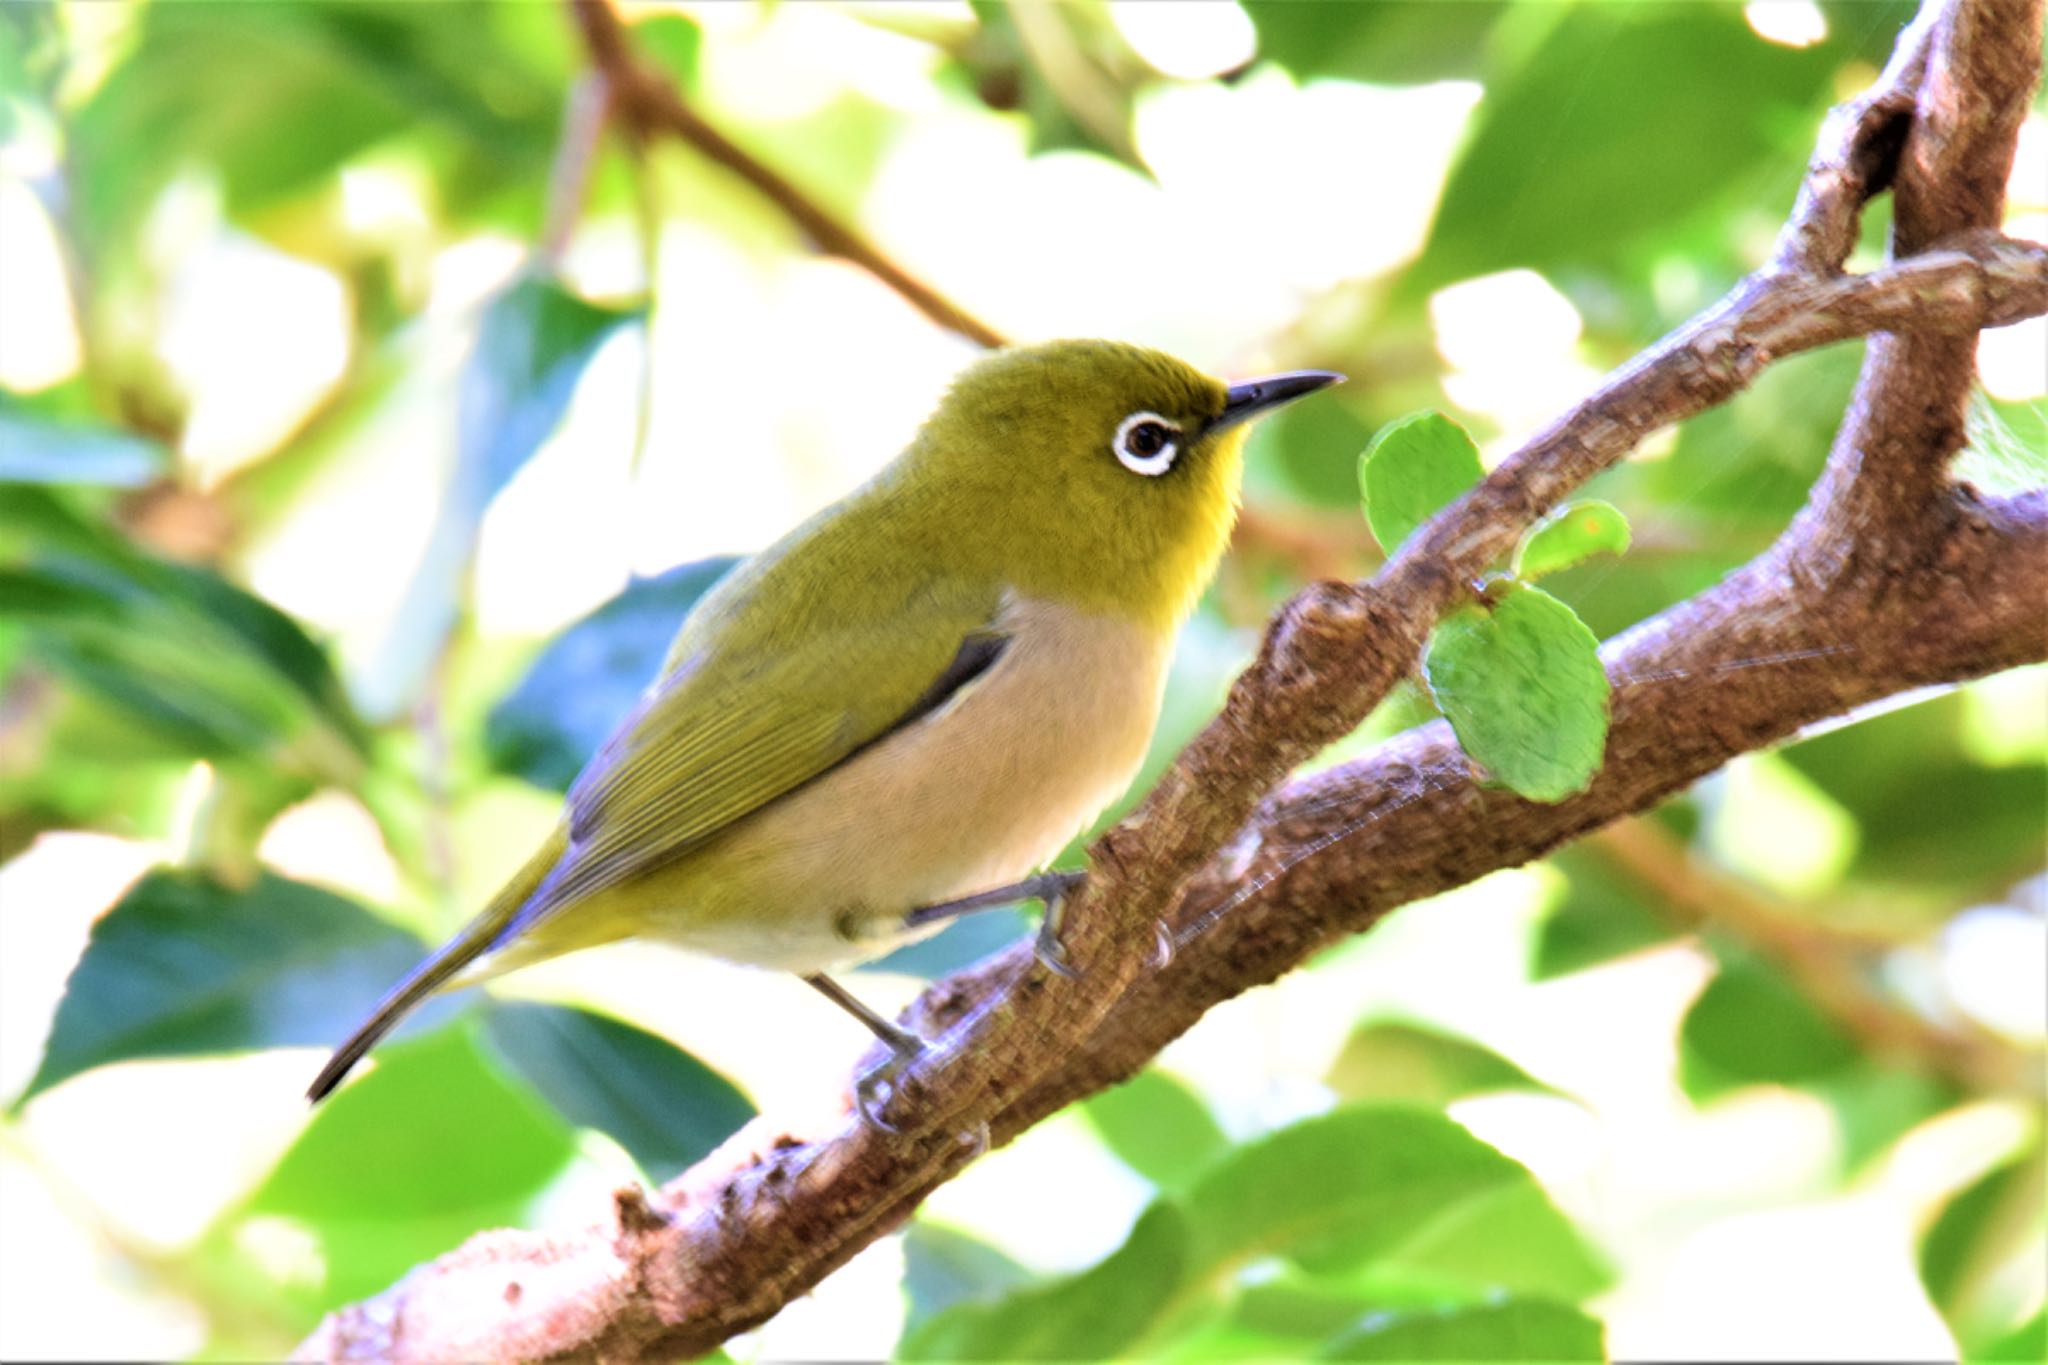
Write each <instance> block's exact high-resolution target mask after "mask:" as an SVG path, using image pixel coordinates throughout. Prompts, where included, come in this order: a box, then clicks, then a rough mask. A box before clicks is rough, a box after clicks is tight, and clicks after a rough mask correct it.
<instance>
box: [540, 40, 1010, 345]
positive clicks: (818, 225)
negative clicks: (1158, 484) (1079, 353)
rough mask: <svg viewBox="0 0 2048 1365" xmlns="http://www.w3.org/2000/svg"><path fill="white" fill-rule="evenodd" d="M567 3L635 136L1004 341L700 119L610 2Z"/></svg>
mask: <svg viewBox="0 0 2048 1365" xmlns="http://www.w3.org/2000/svg"><path fill="white" fill-rule="evenodd" d="M569 8H570V11H571V13H573V14H574V15H575V17H576V24H577V27H578V29H579V30H580V31H581V32H582V34H583V42H584V46H586V47H587V48H588V49H589V50H590V59H591V61H592V63H593V64H594V65H595V66H596V67H597V69H598V70H599V71H600V72H602V73H603V76H604V79H605V81H606V83H607V84H608V86H609V87H610V90H611V94H612V107H613V111H614V113H615V115H616V116H617V117H618V118H619V119H620V120H621V121H622V122H623V123H624V124H625V126H626V127H627V129H628V130H629V131H630V132H631V133H632V135H633V136H634V137H636V138H641V139H647V138H652V137H654V136H655V135H656V134H662V135H666V136H669V137H674V138H677V139H679V140H681V141H682V142H684V143H686V144H688V145H689V146H691V147H694V148H696V149H697V151H698V152H700V153H701V154H703V155H704V156H706V157H708V158H710V159H711V160H712V161H715V162H717V163H718V164H719V165H721V166H723V167H725V168H726V169H727V170H729V171H731V172H733V174H735V175H737V176H739V178H740V179H742V180H744V181H746V182H747V183H748V184H749V185H751V186H753V187H754V189H755V190H757V191H758V192H760V193H761V194H762V195H764V196H766V197H767V198H768V199H769V200H771V201H772V202H773V203H774V204H775V207H776V208H778V209H780V210H781V211H782V213H783V214H784V216H786V217H787V218H788V219H789V220H790V221H791V222H793V223H795V224H796V225H797V226H798V227H799V228H801V229H802V230H803V232H804V233H805V235H807V236H808V237H809V238H810V239H811V241H812V242H813V243H815V244H816V246H817V248H818V249H819V250H820V251H823V252H825V253H827V254H828V255H833V256H843V257H845V258H846V259H847V260H849V261H851V262H853V263H854V264H855V265H857V266H859V267H860V268H861V269H863V270H865V271H867V272H868V273H869V274H871V275H873V276H874V277H875V278H876V279H878V280H880V281H881V282H882V283H883V284H886V285H888V286H889V287H890V288H891V289H893V290H895V291H896V292H897V293H898V294H900V295H902V296H903V298H904V299H905V300H906V301H907V302H908V303H909V304H910V305H911V306H912V307H913V308H915V309H917V311H918V312H920V313H923V314H924V315H925V316H926V317H928V318H930V319H931V320H932V321H933V322H935V323H937V324H938V325H939V326H941V327H944V328H946V329H948V330H949V331H954V332H958V333H959V334H960V335H961V336H964V337H966V338H967V339H968V340H970V341H973V342H977V343H979V344H980V345H983V346H988V347H996V346H1002V345H1005V344H1007V343H1006V342H1005V341H1004V340H1003V336H1002V334H1001V333H1000V332H998V331H996V330H995V329H994V328H993V327H990V326H989V325H988V324H987V323H985V322H983V321H981V319H979V318H977V317H975V316H974V315H973V314H971V313H969V312H967V311H966V310H965V309H964V308H961V307H960V306H959V305H958V304H955V303H954V302H952V301H951V300H950V299H948V298H946V297H945V296H944V295H942V294H940V293H939V292H938V291H937V290H936V289H933V288H932V287H931V286H930V285H928V284H926V283H924V282H923V281H922V280H920V279H918V278H917V277H916V276H914V275H912V274H911V273H910V272H909V271H908V270H905V269H904V268H903V267H902V266H900V265H898V264H896V262H895V261H893V260H891V259H890V258H889V257H888V256H887V255H885V254H883V252H882V251H881V249H880V248H878V247H876V246H875V245H874V244H873V243H872V242H870V241H868V239H867V238H866V237H864V236H862V235H861V234H860V233H859V232H858V231H856V230H855V229H854V228H852V227H851V226H849V225H847V224H846V223H843V222H841V221H840V220H839V219H838V218H837V217H835V216H834V215H833V214H831V213H830V212H828V211H827V210H826V209H824V208H823V207H822V206H820V205H819V204H818V203H817V202H816V201H815V200H813V199H812V198H811V197H810V196H809V195H807V194H805V193H804V191H803V190H802V189H800V188H799V187H798V186H796V185H794V184H792V183H790V181H789V180H787V179H785V178H784V177H783V176H782V175H781V173H779V172H778V171H776V170H775V169H774V168H772V167H770V166H768V165H766V164H765V163H763V162H762V161H761V160H760V159H759V158H757V157H755V156H754V155H753V154H752V153H751V152H748V151H747V150H746V149H745V148H744V147H741V146H740V145H739V144H738V143H736V142H734V141H733V140H732V139H731V138H729V137H727V136H726V135H725V134H724V133H722V132H720V131H719V130H718V129H716V128H714V127H712V126H711V125H710V124H709V123H707V122H705V120H704V118H703V116H702V115H700V114H699V113H698V112H697V111H696V110H695V109H693V108H691V107H690V106H689V104H687V103H686V102H685V101H684V100H683V97H682V95H681V94H680V93H679V92H678V91H677V90H676V88H675V86H674V85H673V84H671V83H670V82H669V81H667V80H666V79H664V78H663V77H662V76H661V75H659V74H658V73H656V72H652V71H649V70H648V69H647V68H646V67H644V66H643V65H641V63H640V60H639V58H638V57H636V56H635V55H634V53H633V50H632V43H631V40H630V39H629V38H628V37H627V36H626V31H625V26H624V25H622V24H621V23H620V22H619V17H618V15H617V14H615V13H613V12H612V7H611V5H610V3H609V0H572V3H571V4H570V7H569Z"/></svg>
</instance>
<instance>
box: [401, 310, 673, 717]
mask: <svg viewBox="0 0 2048 1365" xmlns="http://www.w3.org/2000/svg"><path fill="white" fill-rule="evenodd" d="M640 317H641V314H640V313H639V312H638V311H637V310H630V309H615V308H601V307H598V306H597V305H595V304H592V303H587V302H585V301H584V300H582V299H580V298H578V297H576V296H575V295H574V294H572V293H570V292H568V290H566V289H565V288H563V286H562V285H561V284H559V283H558V282H556V281H554V280H552V279H549V278H547V277H545V276H543V275H540V274H527V275H522V276H521V277H520V278H519V279H518V280H516V281H514V282H513V283H512V284H511V285H510V286H509V287H507V288H506V289H505V290H504V292H502V293H500V294H499V295H498V296H497V297H496V298H494V299H493V300H491V304H490V306H489V307H488V308H486V309H485V310H484V315H483V320H482V322H481V324H480V327H479V331H478V333H477V343H476V349H475V351H474V352H473V353H472V354H471V356H470V358H469V363H468V365H467V366H465V367H464V369H463V372H462V382H461V392H460V403H461V429H460V432H459V439H458V441H457V449H456V462H455V472H454V474H453V476H452V478H451V479H450V482H449V486H448V491H447V493H446V495H445V496H444V497H443V498H442V501H441V514H440V517H439V519H438V520H436V522H435V523H434V532H433V536H432V538H431V539H430V540H429V541H428V544H427V549H426V552H425V554H424V555H423V556H422V557H421V559H420V563H419V567H418V569H417V570H416V571H415V573H414V576H413V581H412V586H411V588H410V589H409V591H408V592H407V594H406V599H405V602H404V604H403V605H401V606H400V607H399V609H398V616H397V619H396V620H395V621H394V622H393V624H392V629H391V641H390V643H389V645H388V646H387V650H388V653H389V654H390V655H391V656H393V660H394V662H393V664H392V666H391V669H390V672H391V673H392V674H394V675H395V676H396V677H397V678H398V679H399V681H398V683H397V691H398V693H399V695H400V696H402V697H403V696H410V695H411V694H412V692H413V691H414V690H415V689H416V688H417V687H418V686H419V685H420V684H421V682H422V681H423V680H424V677H425V674H426V671H427V669H428V668H429V667H430V666H431V664H432V662H433V659H434V658H435V656H436V654H437V652H438V650H439V649H440V646H441V642H442V641H443V640H444V639H446V637H447V635H448V632H449V631H450V630H451V629H452V628H453V627H454V625H455V623H456V621H457V619H458V618H459V616H460V614H461V594H462V588H463V584H464V582H465V580H466V577H467V575H468V571H469V562H470V557H471V555H472V554H473V553H474V551H475V542H476V534H477V527H478V525H479V523H481V522H482V520H483V515H484V511H485V509H486V508H488V507H489V506H490V503H491V499H492V498H494V497H496V496H497V494H498V493H499V492H500V491H501V490H502V489H503V488H504V487H505V485H506V484H508V483H510V482H511V481H512V477H513V476H514V475H515V474H517V473H518V472H519V471H520V470H521V469H522V468H524V467H525V465H526V462H527V461H528V460H530V459H532V458H533V455H534V452H535V451H537V450H539V449H540V447H541V444H542V443H543V442H545V441H546V440H547V438H548V437H549V436H550V435H551V434H553V432H554V430H555V428H556V427H557V426H558V425H559V424H560V423H561V420H562V414H563V412H564V411H565V410H566V409H567V408H568V406H569V398H570V395H571V394H573V393H574V392H575V389H576V381H577V379H578V378H579V377H580V376H581V375H582V373H583V370H584V368H585V367H586V366H587V365H589V363H590V360H591V357H592V356H594V355H596V354H597V349H598V347H600V346H602V345H603V344H604V342H605V341H606V340H607V339H608V338H609V337H610V336H611V335H612V334H613V333H614V332H616V331H617V330H618V329H619V328H620V327H621V326H624V325H625V324H627V323H629V322H633V321H636V320H638V319H639V318H640Z"/></svg>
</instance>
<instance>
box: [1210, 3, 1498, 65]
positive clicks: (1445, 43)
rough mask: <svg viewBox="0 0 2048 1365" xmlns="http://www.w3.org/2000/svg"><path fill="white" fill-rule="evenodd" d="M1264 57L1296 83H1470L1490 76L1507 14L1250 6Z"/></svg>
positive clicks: (1402, 7)
mask: <svg viewBox="0 0 2048 1365" xmlns="http://www.w3.org/2000/svg"><path fill="white" fill-rule="evenodd" d="M1244 8H1245V12H1246V13H1248V14H1249V15H1250V16H1251V19H1252V23H1253V25H1254V26H1255V27H1256V28H1257V29H1258V34H1259V56H1260V57H1262V58H1264V59H1265V60H1267V61H1272V62H1278V63H1279V64H1280V65H1281V66H1284V67H1286V68H1287V69H1288V70H1289V71H1291V72H1293V73H1294V75H1295V77H1296V79H1298V80H1306V79H1308V78H1310V77H1315V76H1341V77H1344V78H1346V79H1349V80H1356V81H1368V82H1371V83H1373V84H1378V85H1419V84H1422V83H1424V82H1426V81H1442V80H1458V79H1464V80H1470V79H1474V78H1477V77H1479V76H1481V75H1483V74H1485V71H1486V67H1487V65H1488V64H1487V62H1486V60H1485V56H1486V39H1487V36H1488V34H1490V33H1491V32H1492V30H1493V28H1494V25H1495V24H1496V23H1498V22H1499V20H1500V18H1501V16H1502V15H1503V14H1505V13H1507V11H1508V9H1509V6H1507V5H1506V4H1503V3H1500V2H1499V0H1465V2H1464V3H1461V4H1455V5H1445V4H1428V3H1421V0H1380V2H1379V3H1375V4H1327V3H1325V4H1306V3H1303V0H1244Z"/></svg>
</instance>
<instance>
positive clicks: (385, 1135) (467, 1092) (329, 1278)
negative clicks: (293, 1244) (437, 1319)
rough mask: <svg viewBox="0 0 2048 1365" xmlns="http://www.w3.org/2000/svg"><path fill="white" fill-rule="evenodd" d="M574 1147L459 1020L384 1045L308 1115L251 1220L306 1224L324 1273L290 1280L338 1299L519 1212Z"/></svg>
mask: <svg viewBox="0 0 2048 1365" xmlns="http://www.w3.org/2000/svg"><path fill="white" fill-rule="evenodd" d="M575 1147H576V1144H575V1137H574V1135H573V1134H572V1133H571V1132H570V1130H569V1128H568V1126H567V1125H565V1124H564V1123H563V1122H562V1121H561V1120H560V1119H559V1118H557V1117H556V1116H555V1115H554V1114H553V1113H552V1112H550V1111H549V1110H548V1109H547V1108H546V1106H544V1105H542V1104H541V1103H540V1102H539V1101H538V1100H537V1099H535V1098H534V1097H533V1096H532V1094H531V1093H530V1092H529V1091H527V1090H526V1088H525V1087H524V1086H522V1085H518V1084H515V1083H514V1082H512V1081H509V1080H507V1079H504V1078H503V1077H501V1076H500V1075H499V1074H498V1071H497V1069H496V1068H495V1067H494V1066H492V1065H491V1064H490V1063H488V1062H487V1061H486V1060H485V1058H484V1056H483V1055H482V1053H481V1052H480V1050H479V1045H478V1043H477V1040H476V1038H475V1037H474V1032H473V1030H472V1029H471V1028H469V1027H466V1026H464V1025H461V1024H457V1025H455V1026H453V1027H449V1028H443V1029H438V1030H436V1031H434V1032H432V1033H430V1034H428V1035H426V1036H425V1037H422V1038H418V1039H415V1040H412V1041H409V1042H400V1043H397V1044H387V1045H386V1046H384V1047H382V1048H379V1049H378V1051H377V1054H376V1061H375V1065H373V1066H372V1067H370V1068H369V1070H368V1072H367V1073H366V1074H365V1075H363V1076H362V1077H361V1078H359V1079H357V1080H355V1081H353V1082H351V1083H350V1084H349V1085H347V1086H346V1087H344V1088H343V1089H341V1090H339V1091H336V1092H335V1093H334V1095H333V1096H331V1097H330V1098H329V1099H327V1100H326V1101H325V1102H323V1103H322V1104H321V1105H320V1107H319V1108H318V1109H316V1110H315V1111H314V1113H313V1120H312V1122H311V1123H310V1124H308V1125H307V1128H306V1131H305V1132H304V1133H303V1134H301V1135H300V1137H299V1140H298V1141H297V1142H296V1143H295V1144H294V1145H293V1146H292V1148H291V1150H290V1151H288V1152H287V1153H285V1156H284V1159H283V1160H282V1161H281V1162H279V1163H278V1166H277V1168H276V1169H275V1170H274V1171H272V1172H271V1173H270V1176H269V1178H268V1179H267V1180H265V1181H264V1183H263V1185H262V1186H261V1188H259V1189H258V1190H257V1191H256V1193H255V1194H254V1195H252V1196H251V1197H250V1200H249V1202H248V1204H247V1205H246V1206H245V1208H244V1209H243V1211H242V1212H243V1219H244V1220H245V1222H246V1221H247V1220H251V1219H254V1218H261V1217H273V1218H282V1219H288V1220H291V1221H292V1222H294V1223H296V1224H298V1225H300V1226H302V1227H303V1228H304V1229H305V1230H306V1231H307V1232H309V1233H311V1235H312V1236H313V1238H314V1239H315V1241H316V1242H317V1244H318V1248H319V1253H320V1263H321V1264H322V1266H323V1268H324V1274H323V1276H322V1277H321V1278H320V1279H319V1280H318V1282H317V1283H314V1284H312V1285H304V1286H296V1285H295V1286H292V1288H294V1289H297V1290H298V1291H299V1293H300V1294H301V1295H302V1296H303V1297H304V1298H305V1300H306V1301H307V1304H308V1306H310V1307H312V1308H316V1309H325V1308H330V1307H333V1306H335V1305H337V1304H341V1303H346V1302H349V1301H350V1300H354V1299H359V1298H364V1297H366V1296H368V1295H370V1294H374V1293H376V1292H378V1291H379V1290H382V1289H384V1288H386V1287H388V1286H389V1285H390V1284H391V1282H392V1281H393V1280H395V1279H397V1278H398V1277H399V1276H400V1275H402V1274H403V1273H405V1271H407V1270H409V1269H411V1268H412V1267H413V1266H414V1265H416V1264H417V1263H419V1262H421V1261H424V1260H427V1259H429V1258H430V1257H433V1256H436V1255H439V1254H440V1253H441V1252H444V1251H447V1250H449V1249H450V1248H452V1247H454V1246H455V1245H456V1244H457V1243H458V1242H460V1241H461V1240H462V1239H463V1238H465V1237H467V1236H469V1235H470V1234H471V1233H473V1232H478V1231H481V1230H483V1229H484V1228H489V1227H500V1226H504V1225H507V1224H518V1223H521V1222H523V1221H525V1215H526V1209H527V1206H528V1204H529V1203H531V1201H532V1200H533V1199H534V1197H535V1196H536V1195H538V1194H539V1193H540V1192H541V1191H542V1190H543V1189H545V1188H546V1186H547V1185H548V1183H549V1182H550V1181H552V1180H554V1179H555V1178H556V1176H558V1175H559V1174H560V1173H561V1171H562V1170H563V1168H564V1167H566V1166H567V1165H568V1163H569V1160H570V1158H571V1156H572V1155H573V1154H574V1152H575ZM251 1273H252V1274H253V1273H254V1271H253V1270H252V1272H251Z"/></svg>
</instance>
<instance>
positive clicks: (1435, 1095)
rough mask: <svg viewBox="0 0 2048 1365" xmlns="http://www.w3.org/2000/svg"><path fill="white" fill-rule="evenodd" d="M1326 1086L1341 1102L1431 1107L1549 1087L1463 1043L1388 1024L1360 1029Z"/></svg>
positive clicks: (1435, 1032) (1376, 1022)
mask: <svg viewBox="0 0 2048 1365" xmlns="http://www.w3.org/2000/svg"><path fill="white" fill-rule="evenodd" d="M1329 1083H1330V1088H1331V1089H1332V1090H1334V1091H1336V1092H1337V1094H1338V1095H1339V1096H1341V1097H1342V1098H1344V1099H1346V1100H1352V1101H1363V1100H1376V1101H1390V1100H1400V1101H1406V1102H1408V1103H1411V1104H1426V1105H1433V1106H1441V1105H1446V1104H1449V1103H1450V1102H1451V1101H1452V1100H1457V1099H1463V1098H1464V1097H1465V1096H1467V1095H1480V1094H1485V1093H1487V1092H1489V1091H1495V1090H1544V1089H1547V1088H1548V1087H1546V1086H1545V1085H1544V1084H1543V1083H1542V1082H1541V1081H1538V1080H1536V1079H1535V1078H1534V1077H1532V1076H1531V1075H1529V1073H1528V1072H1526V1071H1524V1070H1522V1068H1520V1067H1518V1066H1516V1065H1515V1064H1514V1063H1513V1062H1511V1061H1509V1060H1508V1059H1507V1058H1505V1057H1503V1056H1501V1055H1500V1054H1499V1053H1497V1052H1493V1051H1491V1050H1489V1049H1487V1048H1484V1047H1481V1046H1480V1045H1479V1044H1477V1043H1474V1042H1471V1041H1470V1040H1468V1039H1465V1038H1459V1037H1457V1036H1455V1035H1453V1034H1450V1033H1446V1032H1443V1031H1441V1030H1439V1029H1433V1028H1426V1027H1423V1026H1421V1025H1419V1024H1409V1023H1403V1022H1401V1021H1398V1020H1392V1019H1376V1020H1374V1021H1373V1022H1371V1023H1368V1024H1363V1025H1360V1026H1359V1028H1358V1031H1357V1032H1355V1033H1353V1034H1352V1035H1351V1037H1350V1039H1349V1041H1347V1042H1346V1043H1345V1044H1344V1050H1343V1051H1342V1052H1340V1053H1339V1054H1337V1060H1336V1061H1335V1062H1334V1063H1332V1064H1331V1066H1330V1076H1329Z"/></svg>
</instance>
